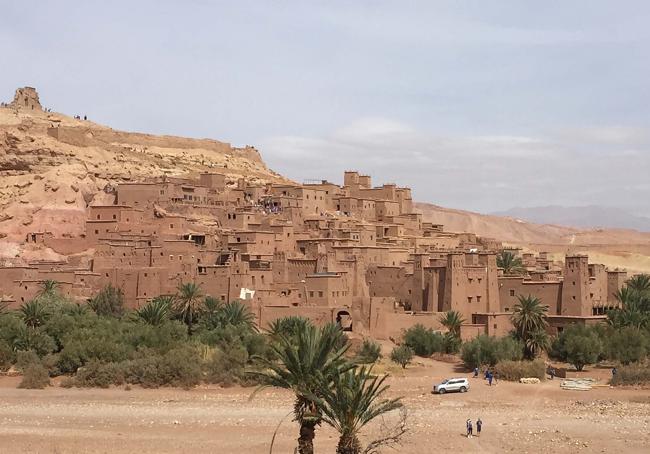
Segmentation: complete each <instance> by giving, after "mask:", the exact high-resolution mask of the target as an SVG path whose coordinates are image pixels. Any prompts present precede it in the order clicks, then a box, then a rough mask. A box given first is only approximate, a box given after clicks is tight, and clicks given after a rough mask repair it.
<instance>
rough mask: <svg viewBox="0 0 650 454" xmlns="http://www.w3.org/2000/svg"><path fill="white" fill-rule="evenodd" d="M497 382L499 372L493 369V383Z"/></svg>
mask: <svg viewBox="0 0 650 454" xmlns="http://www.w3.org/2000/svg"><path fill="white" fill-rule="evenodd" d="M498 383H499V372H497V371H496V370H495V371H494V384H495V385H496V384H498Z"/></svg>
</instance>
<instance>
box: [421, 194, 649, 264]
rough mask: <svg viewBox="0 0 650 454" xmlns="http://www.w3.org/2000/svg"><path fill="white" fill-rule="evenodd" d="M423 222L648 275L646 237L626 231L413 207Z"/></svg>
mask: <svg viewBox="0 0 650 454" xmlns="http://www.w3.org/2000/svg"><path fill="white" fill-rule="evenodd" d="M416 208H418V209H419V210H420V211H421V212H422V218H423V220H425V221H429V222H433V223H436V224H443V225H444V226H445V229H446V230H449V231H452V232H472V233H476V234H478V235H481V236H486V237H492V238H497V239H499V240H501V241H503V242H504V243H505V244H508V245H512V246H518V247H521V248H523V249H526V250H531V251H538V252H539V251H547V252H550V253H552V255H555V257H556V258H558V259H561V258H562V256H563V255H564V254H566V253H585V254H589V256H590V259H591V261H592V262H594V263H604V264H606V265H608V266H610V267H621V268H627V269H628V270H630V271H632V272H650V233H647V232H639V231H636V230H628V229H580V228H577V227H566V226H560V225H552V224H536V223H533V222H527V221H523V220H521V219H516V218H511V217H504V216H494V215H485V214H479V213H473V212H470V211H463V210H455V209H451V208H444V207H440V206H437V205H432V204H429V203H417V204H416Z"/></svg>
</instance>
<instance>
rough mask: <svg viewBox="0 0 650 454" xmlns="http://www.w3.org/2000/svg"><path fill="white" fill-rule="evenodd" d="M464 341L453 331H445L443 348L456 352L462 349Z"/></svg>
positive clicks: (450, 352)
mask: <svg viewBox="0 0 650 454" xmlns="http://www.w3.org/2000/svg"><path fill="white" fill-rule="evenodd" d="M461 345H462V341H461V340H460V338H459V337H458V336H456V335H454V334H453V333H445V335H444V339H443V344H442V348H443V351H444V353H447V354H455V353H458V352H459V351H460V347H461Z"/></svg>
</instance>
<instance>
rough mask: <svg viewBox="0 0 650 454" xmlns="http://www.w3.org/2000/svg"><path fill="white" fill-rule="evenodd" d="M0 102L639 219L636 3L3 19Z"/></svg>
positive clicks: (459, 190)
mask: <svg viewBox="0 0 650 454" xmlns="http://www.w3.org/2000/svg"><path fill="white" fill-rule="evenodd" d="M3 3H4V4H3V5H1V10H2V23H3V25H2V27H0V55H2V56H3V63H4V64H3V68H2V71H0V98H2V99H5V100H9V99H10V98H11V96H12V94H13V90H14V89H15V88H16V87H18V86H23V85H31V86H35V87H37V88H38V89H39V92H40V94H41V99H42V101H43V103H44V104H45V105H46V106H48V107H51V108H53V109H54V110H57V111H60V112H64V113H68V114H70V115H74V114H82V115H83V114H87V115H89V117H91V118H92V119H93V120H95V121H98V122H100V123H104V124H107V125H110V126H112V127H115V128H118V129H125V130H131V131H143V132H151V133H165V134H177V135H183V136H191V137H211V138H215V139H219V140H224V141H228V142H232V143H233V144H235V145H244V144H251V145H255V146H257V147H258V148H259V149H260V151H261V153H262V156H263V157H264V159H265V160H266V161H267V163H268V164H269V166H270V167H272V168H273V169H274V170H276V171H279V172H281V173H283V174H285V175H287V176H289V177H291V178H294V179H296V180H298V181H301V180H303V179H314V178H328V179H330V180H333V181H340V180H341V175H342V172H343V170H346V169H358V170H360V171H362V172H365V173H370V174H372V175H373V177H374V182H375V183H376V184H380V183H382V182H384V181H393V182H397V183H399V184H402V185H409V186H411V187H412V188H413V190H414V195H415V197H416V198H417V199H418V200H421V201H429V202H432V203H436V204H440V205H444V206H450V207H456V208H464V209H471V210H477V211H482V212H491V211H497V210H502V209H507V208H510V207H512V206H537V205H551V204H555V205H565V206H571V205H616V206H622V207H624V208H627V209H629V210H631V211H634V212H636V213H638V214H645V215H650V202H649V200H650V180H649V179H648V173H649V172H650V129H649V128H648V126H649V122H650V83H649V82H648V81H649V80H650V59H649V58H648V55H650V27H648V26H647V19H648V18H649V17H650V3H649V2H645V1H617V2H611V1H547V2H538V1H489V2H487V1H446V2H443V1H422V2H416V1H399V2H398V1H394V2H383V1H356V2H349V1H338V2H337V1H327V2H309V1H301V2H298V1H295V2H294V1H257V2H253V1H238V2H225V1H224V2H222V1H185V2H180V1H179V2H171V1H138V2H135V1H131V2H120V1H111V2H100V1H84V2H69V1H64V0H61V1H58V2H46V1H21V2H10V1H7V2H3Z"/></svg>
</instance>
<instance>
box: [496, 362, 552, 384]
mask: <svg viewBox="0 0 650 454" xmlns="http://www.w3.org/2000/svg"><path fill="white" fill-rule="evenodd" d="M494 370H495V372H496V373H498V374H499V378H500V379H501V380H509V381H519V379H520V378H532V377H535V378H539V379H540V380H544V378H545V376H546V375H545V374H546V365H545V364H544V361H542V360H541V359H536V360H534V361H500V362H499V363H497V365H496V366H495V367H494Z"/></svg>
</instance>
